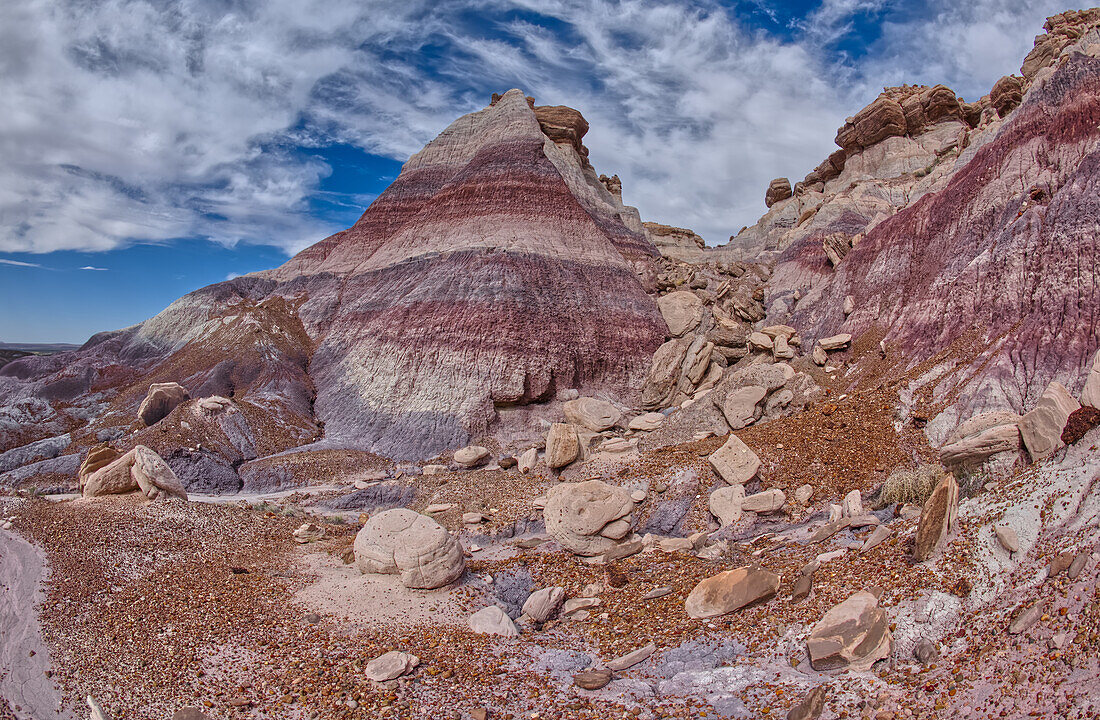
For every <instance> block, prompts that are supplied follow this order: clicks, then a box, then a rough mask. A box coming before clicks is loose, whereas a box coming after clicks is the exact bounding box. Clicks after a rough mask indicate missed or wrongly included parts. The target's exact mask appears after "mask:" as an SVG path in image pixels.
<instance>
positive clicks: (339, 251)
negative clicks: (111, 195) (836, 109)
mask: <svg viewBox="0 0 1100 720" xmlns="http://www.w3.org/2000/svg"><path fill="white" fill-rule="evenodd" d="M1045 30H1046V32H1045V33H1044V34H1043V35H1040V36H1039V37H1037V38H1036V42H1035V47H1034V49H1033V51H1032V52H1031V53H1030V54H1029V55H1028V56H1027V57H1026V58H1025V59H1024V61H1023V65H1022V67H1021V72H1020V74H1019V75H1011V76H1006V77H1004V78H1002V79H1001V80H999V81H998V82H997V83H996V84H995V85H994V87H993V88H992V89H991V91H990V93H989V95H987V96H984V97H982V98H979V99H977V100H974V101H971V102H967V101H965V100H963V99H961V98H959V97H958V96H957V95H956V94H955V93H954V92H952V91H951V90H950V89H948V88H946V87H943V86H934V87H928V86H902V87H894V88H885V89H884V91H883V93H882V95H881V96H879V97H878V98H877V99H875V100H874V101H873V102H872V103H871V104H870V105H868V106H867V107H866V108H864V109H862V110H860V111H859V112H857V113H856V114H855V115H853V117H852V118H850V119H849V120H848V121H847V122H846V123H845V125H844V126H843V127H842V128H840V129H839V130H838V133H837V145H838V148H839V149H838V150H837V151H836V152H834V153H833V154H831V155H830V156H829V157H828V158H827V159H826V160H825V161H824V162H822V163H821V164H820V165H819V166H818V167H817V168H816V169H815V170H814V171H813V172H811V173H810V174H809V175H807V176H806V177H805V178H804V179H802V180H801V181H798V182H796V183H794V184H793V185H792V184H791V183H790V181H789V180H788V179H786V178H777V179H776V180H775V181H773V182H772V183H771V184H770V186H769V187H768V188H767V189H763V188H762V190H764V191H765V193H766V195H765V197H766V202H767V204H768V208H769V209H768V212H767V214H766V215H765V216H764V217H762V218H761V219H760V221H759V222H758V223H756V224H755V225H754V226H753V227H750V228H745V229H744V230H742V231H741V232H740V233H739V234H737V235H736V236H734V237H732V238H731V240H730V242H729V243H728V244H727V245H724V246H721V247H717V248H707V247H706V246H705V244H704V243H703V242H702V240H701V239H700V238H699V237H698V236H697V235H696V234H695V233H693V232H692V231H691V230H689V229H686V228H681V227H676V226H673V225H665V224H662V223H659V222H653V221H649V222H642V220H641V218H640V217H639V215H638V212H637V210H635V209H634V208H632V207H630V206H627V205H624V204H623V199H622V197H623V188H622V185H621V183H620V182H619V179H618V178H617V177H615V176H612V177H607V176H605V175H598V174H597V172H596V170H595V169H594V168H593V167H592V166H591V164H590V163H589V161H588V159H587V150H586V148H585V146H584V144H583V139H584V135H585V132H586V131H587V129H588V125H587V122H586V121H585V120H584V118H583V117H582V115H581V113H579V112H578V111H576V110H573V109H571V108H568V107H562V106H536V105H535V104H534V102H533V100H532V99H531V98H527V97H525V96H524V95H523V93H521V92H520V91H519V90H511V91H509V92H507V93H505V94H504V95H501V96H494V97H493V99H492V102H491V104H490V105H489V106H488V107H486V108H484V109H482V110H479V111H477V112H474V113H471V114H469V115H466V116H464V117H461V118H459V119H458V120H456V121H455V122H454V123H453V124H452V125H451V126H450V127H449V128H447V129H446V130H445V131H444V132H443V133H441V134H440V136H439V137H438V138H436V139H435V140H433V141H432V142H431V143H429V144H428V145H427V146H426V147H425V148H424V149H423V150H422V151H421V152H419V153H417V154H416V155H414V156H413V157H412V158H410V159H409V161H408V162H407V163H406V165H405V166H404V168H403V169H402V172H401V174H400V176H399V177H398V178H397V180H396V181H395V182H394V183H393V185H391V186H390V188H388V189H387V190H386V191H385V192H384V193H383V194H382V195H381V196H380V197H379V198H378V199H377V200H376V201H375V202H374V203H373V204H372V205H371V207H370V208H368V209H367V210H366V212H364V214H363V216H362V217H361V218H360V220H359V221H358V222H357V223H356V224H355V225H354V226H353V227H351V228H349V229H348V230H346V231H344V232H341V233H337V234H336V235H334V236H332V237H330V238H326V239H324V240H321V241H320V242H318V243H317V244H315V245H313V246H312V247H310V248H308V249H306V250H304V251H303V252H302V253H300V254H298V255H297V256H295V257H294V258H292V259H291V260H290V261H289V262H287V263H286V264H285V265H283V266H282V267H280V268H275V269H272V270H269V271H265V272H261V273H256V274H254V275H250V276H246V277H241V278H237V279H234V280H231V281H228V282H224V283H219V284H217V285H213V286H210V287H208V288H203V289H201V290H198V291H196V292H194V293H191V294H189V295H187V296H186V297H184V298H181V299H180V300H178V301H177V302H175V303H173V304H172V305H171V306H170V307H168V308H167V309H165V310H164V312H162V313H160V314H159V315H157V316H156V317H154V318H151V319H150V320H148V321H146V322H144V323H141V324H140V325H137V326H134V327H131V328H126V329H123V330H118V331H113V332H105V333H101V334H99V335H97V336H95V337H93V338H92V339H91V340H89V341H88V342H87V343H86V344H85V345H84V346H83V347H82V348H80V349H79V350H77V351H75V352H70V353H63V354H59V355H53V356H45V357H24V358H20V359H16V360H13V361H12V362H9V363H7V364H6V365H4V366H3V367H2V368H0V578H2V579H3V582H2V583H0V700H2V701H0V718H8V717H15V718H26V717H33V718H35V719H36V720H43V719H46V718H49V719H52V718H71V717H78V716H79V717H87V716H88V709H86V708H89V706H90V710H91V717H92V718H93V720H98V719H99V718H105V717H127V718H130V717H133V718H173V720H202V719H203V718H218V719H229V718H244V717H259V718H286V717H302V718H374V717H394V718H414V717H449V718H461V719H462V720H467V719H473V720H486V718H492V719H494V720H495V719H496V718H512V719H516V718H524V719H525V720H534V718H558V717H561V718H608V717H629V718H646V719H656V718H687V717H693V718H717V717H746V718H747V717H759V718H780V717H786V718H788V720H808V719H812V718H818V717H822V718H874V719H875V720H901V719H902V718H928V719H931V718H945V717H961V718H979V717H981V718H989V717H995V718H1009V717H1012V718H1015V717H1060V718H1061V717H1064V718H1087V717H1095V716H1096V715H1097V712H1098V708H1100V704H1098V703H1097V700H1096V698H1097V697H1100V664H1098V663H1100V661H1098V660H1097V658H1098V657H1100V653H1098V652H1097V644H1098V642H1100V640H1098V638H1100V610H1098V607H1100V606H1098V602H1100V598H1098V596H1097V591H1096V579H1097V576H1098V574H1100V499H1098V498H1100V495H1098V494H1097V492H1098V491H1097V483H1098V480H1100V456H1098V453H1097V447H1098V446H1100V429H1097V425H1098V424H1100V409H1097V406H1100V323H1098V322H1097V313H1098V308H1100V283H1098V276H1097V272H1098V271H1097V261H1098V259H1100V258H1098V257H1097V253H1098V244H1097V241H1096V237H1097V234H1098V232H1100V206H1098V204H1097V203H1098V202H1100V201H1098V200H1097V198H1098V197H1100V196H1098V190H1100V188H1098V187H1097V186H1096V182H1097V181H1096V178H1097V170H1098V169H1100V168H1097V167H1096V165H1097V163H1098V162H1100V9H1093V10H1087V11H1081V12H1066V13H1063V14H1060V15H1057V16H1054V17H1052V18H1050V19H1049V20H1048V22H1047V25H1046V28H1045ZM661 220H674V219H673V218H661ZM43 496H45V497H43ZM47 569H48V572H47ZM39 592H44V595H43V596H42V597H43V598H44V599H40V598H39V596H38V595H36V593H39ZM28 619H34V620H37V622H28Z"/></svg>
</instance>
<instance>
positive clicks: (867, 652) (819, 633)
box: [806, 590, 893, 671]
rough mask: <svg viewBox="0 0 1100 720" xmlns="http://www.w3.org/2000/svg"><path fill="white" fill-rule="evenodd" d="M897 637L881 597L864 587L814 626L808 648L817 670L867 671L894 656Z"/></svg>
mask: <svg viewBox="0 0 1100 720" xmlns="http://www.w3.org/2000/svg"><path fill="white" fill-rule="evenodd" d="M892 643H893V639H892V637H891V634H890V623H889V618H887V616H886V613H885V611H883V610H882V608H880V607H879V606H878V599H877V598H876V597H875V596H874V595H873V594H871V593H869V592H867V591H865V590H861V591H859V592H857V593H855V594H853V595H852V596H851V597H849V598H848V599H847V600H845V601H844V602H842V603H840V604H839V605H836V606H834V607H833V608H831V609H830V610H829V611H828V612H826V613H825V615H824V616H823V617H822V618H821V620H819V621H818V622H817V624H816V625H814V627H813V630H812V631H811V632H810V637H809V640H807V642H806V648H807V650H808V651H809V655H810V665H811V666H812V667H813V669H814V670H819V671H820V670H839V669H850V670H867V669H869V668H870V667H871V665H873V664H874V663H875V662H876V661H878V660H882V659H883V658H887V657H889V656H890V650H891V646H892Z"/></svg>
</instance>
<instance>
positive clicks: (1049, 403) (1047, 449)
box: [1020, 382, 1081, 462]
mask: <svg viewBox="0 0 1100 720" xmlns="http://www.w3.org/2000/svg"><path fill="white" fill-rule="evenodd" d="M1080 407H1081V403H1079V402H1077V400H1076V399H1075V398H1074V397H1073V396H1072V395H1070V394H1069V391H1068V390H1066V388H1065V386H1064V385H1062V384H1061V383H1059V382H1051V383H1050V384H1049V385H1047V389H1046V390H1044V391H1043V396H1042V397H1041V398H1039V402H1038V403H1036V404H1035V407H1034V408H1032V409H1031V410H1030V411H1029V412H1027V413H1026V414H1025V415H1024V416H1023V417H1022V418H1021V419H1020V437H1022V438H1023V441H1024V446H1025V447H1026V448H1027V451H1028V454H1029V455H1031V459H1032V460H1033V461H1035V462H1039V461H1040V460H1045V459H1046V458H1048V457H1050V456H1051V455H1053V454H1054V451H1055V450H1057V449H1058V448H1060V447H1062V445H1063V443H1062V430H1064V429H1065V427H1066V422H1067V421H1068V420H1069V416H1070V415H1071V414H1073V412H1074V411H1075V410H1077V409H1078V408H1080Z"/></svg>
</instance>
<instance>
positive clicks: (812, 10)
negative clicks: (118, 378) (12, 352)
mask: <svg viewBox="0 0 1100 720" xmlns="http://www.w3.org/2000/svg"><path fill="white" fill-rule="evenodd" d="M1061 9H1064V7H1063V6H1061V5H1060V4H1057V3H1054V2H1045V1H1044V2H1021V1H1019V0H1003V1H1000V2H993V0H976V1H975V2H970V3H964V4H960V3H957V2H953V1H952V2H948V0H929V1H927V2H913V1H910V2H904V3H902V2H900V1H895V0H815V1H813V2H778V1H773V0H756V1H754V2H734V3H720V2H716V1H714V0H693V1H690V2H689V1H684V0H681V1H674V0H644V1H643V0H627V1H624V2H602V1H599V0H545V1H543V2H534V1H532V0H488V1H485V0H479V1H477V2H475V1H474V0H443V1H442V2H438V1H435V2H429V1H426V0H401V1H400V2H391V1H390V0H373V1H372V2H362V1H361V0H235V1H218V0H187V1H179V0H100V1H98V2H95V3H87V2H84V1H83V0H27V2H22V3H9V4H5V5H4V7H3V9H0V97H4V98H5V106H6V111H5V112H4V113H0V157H3V158H4V163H2V164H0V341H6V342H20V341H22V342H32V341H37V342H47V341H69V342H82V341H83V340H84V339H86V338H87V337H88V336H89V335H91V334H92V333H94V332H97V331H100V330H105V329H113V328H117V327H123V326H126V325H130V324H133V323H136V322H140V321H141V320H143V319H145V318H147V317H149V316H151V315H153V314H155V313H157V312H159V311H160V310H161V309H163V308H164V307H165V306H166V305H167V304H168V303H170V302H171V301H172V300H174V299H175V298H177V297H179V296H180V295H183V294H185V293H186V292H189V291H190V290H193V289H195V288H198V287H202V286H203V285H206V284H209V283H211V282H217V281H220V280H224V279H225V278H227V277H230V276H232V275H233V274H241V273H246V272H251V271H254V270H260V269H264V268H268V267H273V266H276V265H278V264H281V263H282V262H283V261H285V259H286V258H287V257H289V256H290V255H291V254H293V253H294V252H296V251H298V250H300V249H302V248H303V247H306V246H307V245H309V244H311V243H312V242H315V241H317V240H319V239H321V238H323V237H325V236H326V235H328V234H330V233H332V232H334V231H336V230H339V229H342V228H344V227H347V226H348V225H350V224H351V223H353V222H354V221H355V219H356V218H357V217H358V216H359V214H360V213H361V212H362V210H363V209H365V207H366V206H367V205H369V204H370V202H371V201H372V200H373V199H374V198H375V197H376V196H377V194H378V193H379V192H381V191H382V190H383V189H384V188H385V187H386V186H387V185H388V184H389V183H390V182H391V181H392V180H393V178H394V177H396V175H397V173H398V172H399V171H400V167H401V163H402V162H403V161H404V160H405V159H406V158H407V157H408V156H409V155H410V154H411V153H413V152H415V151H416V150H418V149H419V148H420V147H422V146H423V145H424V143H426V142H427V141H429V140H430V139H431V138H432V137H434V136H435V135H436V134H437V133H438V132H439V131H440V130H442V129H443V128H444V127H446V126H447V124H449V123H450V122H451V121H452V120H453V119H454V118H455V117H457V116H459V115H461V114H463V113H466V112H470V111H472V110H476V109H478V108H480V107H482V106H484V105H485V104H486V103H487V101H488V98H489V95H490V94H491V93H492V92H502V91H504V90H507V89H509V88H511V87H519V88H522V89H523V90H525V91H526V92H527V93H528V94H531V95H534V96H535V98H536V101H537V102H539V103H544V104H565V105H571V106H573V107H576V108H578V109H580V110H581V111H582V112H583V113H584V114H585V116H586V117H587V118H588V120H589V122H590V124H591V126H592V129H591V130H590V132H589V134H588V136H587V138H586V144H587V145H588V146H589V148H590V150H591V159H592V162H593V164H594V165H595V167H596V168H597V170H598V171H600V172H605V173H608V174H612V173H617V174H619V176H620V177H621V178H622V180H623V192H624V199H625V200H626V201H627V202H628V203H631V204H634V205H637V206H638V207H639V209H640V210H641V212H642V215H643V218H645V219H649V220H655V221H659V222H664V223H669V224H674V225H681V226H687V227H692V228H693V229H695V230H696V231H697V232H699V233H700V234H702V235H703V236H704V238H706V239H707V241H708V242H710V243H712V244H716V243H720V242H724V241H725V240H726V239H727V238H728V237H729V236H730V235H731V234H735V233H736V232H737V231H738V230H739V229H740V227H741V226H742V225H747V224H752V223H753V222H755V220H756V219H757V218H758V217H759V216H760V215H761V214H762V213H763V211H764V204H763V196H764V189H765V187H766V185H767V182H768V180H770V179H771V178H772V177H776V176H789V177H792V178H797V177H801V176H802V175H803V174H805V173H806V172H807V171H808V170H810V169H811V168H813V167H814V166H816V165H817V164H818V163H819V162H820V161H821V160H822V159H823V158H824V157H825V155H826V154H828V153H829V152H830V151H831V150H832V149H833V147H834V146H833V143H832V139H833V136H834V134H835V130H836V128H837V127H838V125H840V124H841V123H842V122H843V120H844V118H845V116H847V115H851V114H852V113H854V112H855V111H856V110H858V109H859V108H860V107H862V106H863V105H864V104H866V103H867V102H869V101H870V100H871V99H873V98H874V97H875V95H876V94H877V93H878V92H879V91H880V90H881V88H882V87H883V86H884V85H892V84H900V83H904V82H913V83H927V84H934V83H937V82H943V83H945V84H947V85H949V86H950V87H952V88H953V89H955V91H956V92H958V93H959V94H961V95H963V96H964V97H966V98H967V99H973V98H976V97H978V96H980V95H982V94H984V93H986V92H988V89H989V88H990V87H991V85H992V83H993V82H994V81H996V79H997V78H998V77H1000V76H1001V75H1003V74H1006V73H1010V72H1016V71H1018V68H1019V64H1020V61H1021V60H1022V58H1023V56H1024V54H1026V52H1027V50H1028V49H1030V47H1031V40H1032V37H1033V36H1034V35H1035V34H1037V33H1039V32H1040V31H1041V26H1042V21H1043V18H1044V17H1046V16H1047V15H1050V14H1052V13H1054V12H1058V11H1059V10H1061ZM87 268H96V269H87Z"/></svg>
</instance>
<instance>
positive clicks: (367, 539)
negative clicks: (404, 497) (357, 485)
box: [354, 508, 466, 590]
mask: <svg viewBox="0 0 1100 720" xmlns="http://www.w3.org/2000/svg"><path fill="white" fill-rule="evenodd" d="M354 550H355V561H356V564H357V566H358V567H359V571H360V572H363V573H383V574H397V575H400V576H401V584H402V585H404V586H405V587H409V588H419V589H425V590H430V589H434V588H439V587H443V586H444V585H448V584H450V583H452V582H454V581H455V580H457V579H458V578H459V577H460V576H461V575H462V572H463V571H464V570H465V569H466V561H465V559H463V556H462V548H461V547H460V546H459V544H458V540H456V539H455V538H454V536H453V535H451V534H450V533H449V532H447V530H446V529H444V528H443V527H442V526H441V525H440V524H439V523H437V522H436V521H435V520H433V519H431V518H430V517H428V516H427V515H421V514H420V513H417V512H413V511H412V510H407V509H405V508H396V509H393V510H386V511H384V512H380V513H378V514H377V515H375V516H374V517H372V518H371V519H370V520H368V521H367V523H366V524H365V525H364V526H363V527H362V528H361V529H360V530H359V533H358V534H357V535H356V536H355V544H354Z"/></svg>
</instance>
